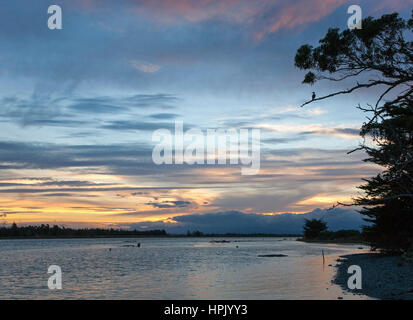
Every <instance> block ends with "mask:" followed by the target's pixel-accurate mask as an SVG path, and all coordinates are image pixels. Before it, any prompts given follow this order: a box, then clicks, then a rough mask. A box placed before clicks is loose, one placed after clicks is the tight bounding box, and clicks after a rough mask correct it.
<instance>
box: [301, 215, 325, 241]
mask: <svg viewBox="0 0 413 320" xmlns="http://www.w3.org/2000/svg"><path fill="white" fill-rule="evenodd" d="M323 231H327V224H326V223H325V222H324V221H322V220H320V219H311V220H309V219H305V224H304V237H305V238H306V239H315V238H318V237H319V236H320V234H321V233H322V232H323Z"/></svg>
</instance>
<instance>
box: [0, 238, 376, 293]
mask: <svg viewBox="0 0 413 320" xmlns="http://www.w3.org/2000/svg"><path fill="white" fill-rule="evenodd" d="M214 240H215V241H220V240H223V239H222V238H202V237H201V238H140V239H138V238H128V239H126V238H104V239H101V238H100V239H36V240H29V239H27V240H26V239H25V240H0V299H337V298H338V297H342V298H343V299H368V297H366V296H361V295H354V294H352V293H345V292H343V290H342V289H341V288H340V287H338V286H337V285H334V284H332V283H331V280H332V278H333V276H334V274H335V269H336V268H335V267H334V265H336V264H337V262H336V259H337V258H338V257H339V256H340V255H345V254H351V253H359V252H365V251H366V249H367V248H366V247H365V248H364V249H360V248H359V247H360V245H352V244H343V245H337V244H315V243H303V242H299V241H296V239H295V238H226V239H225V240H227V241H230V242H225V243H215V242H211V241H214ZM138 242H139V243H140V244H141V246H140V248H138V247H136V244H137V243H138ZM322 251H323V252H324V255H325V263H324V264H323V258H322V255H321V252H322ZM271 254H280V255H286V256H282V257H259V255H271ZM50 265H58V266H60V268H61V270H62V289H61V290H50V289H49V288H48V285H47V283H48V279H49V277H50V276H51V274H48V273H47V270H48V267H49V266H50ZM329 265H330V266H329ZM349 276H350V275H349Z"/></svg>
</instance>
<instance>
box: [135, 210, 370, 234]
mask: <svg viewBox="0 0 413 320" xmlns="http://www.w3.org/2000/svg"><path fill="white" fill-rule="evenodd" d="M172 219H173V220H174V221H175V222H176V223H164V222H144V223H137V224H133V225H131V227H132V228H136V229H138V230H139V229H141V228H142V229H143V227H145V228H146V229H147V228H151V229H165V230H166V231H167V232H168V233H170V234H178V233H179V234H185V233H186V232H187V231H188V230H190V231H194V230H199V231H201V232H203V233H271V234H301V233H302V229H303V225H304V219H322V220H323V221H325V222H327V226H328V227H329V230H330V231H337V230H341V229H354V230H360V229H361V226H362V225H366V224H367V223H366V222H365V221H363V216H362V215H361V214H359V213H358V212H357V211H355V210H351V209H341V208H336V209H333V210H330V211H327V210H323V209H315V210H313V211H311V212H307V213H304V214H293V213H283V214H279V215H263V214H250V213H243V212H239V211H227V212H217V213H208V214H201V215H195V214H192V215H184V216H176V217H173V218H172Z"/></svg>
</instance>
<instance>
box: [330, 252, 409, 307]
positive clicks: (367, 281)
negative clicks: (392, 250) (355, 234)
mask: <svg viewBox="0 0 413 320" xmlns="http://www.w3.org/2000/svg"><path fill="white" fill-rule="evenodd" d="M400 259H401V258H400V257H399V256H383V255H381V254H379V253H359V254H349V255H343V256H340V260H339V261H338V262H339V263H338V264H337V265H336V268H337V271H336V274H335V276H334V278H333V280H332V283H334V284H337V285H339V286H340V287H341V288H342V289H343V290H344V291H346V292H349V293H353V294H362V295H366V296H368V297H370V298H374V299H381V300H413V263H410V262H404V263H403V264H402V265H399V261H400ZM351 265H358V266H360V267H361V270H362V289H360V290H356V289H354V290H350V289H349V288H348V287H347V280H348V278H349V277H350V274H348V273H347V270H348V267H349V266H351Z"/></svg>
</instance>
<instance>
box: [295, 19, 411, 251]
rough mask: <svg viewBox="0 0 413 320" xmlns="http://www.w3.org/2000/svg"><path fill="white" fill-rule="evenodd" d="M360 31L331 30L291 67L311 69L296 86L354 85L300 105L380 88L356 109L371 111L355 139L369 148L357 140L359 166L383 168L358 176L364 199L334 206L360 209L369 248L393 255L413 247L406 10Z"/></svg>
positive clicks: (371, 22) (370, 22)
mask: <svg viewBox="0 0 413 320" xmlns="http://www.w3.org/2000/svg"><path fill="white" fill-rule="evenodd" d="M362 26H363V28H362V29H355V30H344V31H342V32H339V30H338V29H330V30H329V31H328V32H327V35H326V36H325V37H324V38H323V39H321V40H320V45H319V46H318V47H316V48H314V47H312V46H310V45H304V46H302V47H300V48H299V49H298V51H297V54H296V57H295V65H296V66H297V67H298V68H300V69H303V70H310V71H309V72H308V73H307V74H306V75H305V77H304V81H303V83H308V84H314V83H316V82H317V81H318V80H323V79H325V80H330V81H334V82H338V81H345V82H346V83H348V82H351V80H353V81H354V82H353V85H351V86H350V87H349V88H348V89H344V90H341V91H337V92H333V93H331V94H328V95H325V96H320V97H318V98H315V99H313V100H310V101H307V102H305V103H304V104H303V105H302V106H305V105H307V104H310V103H314V102H315V101H319V100H323V99H327V98H331V97H333V96H336V95H340V94H349V93H352V92H353V91H356V90H358V89H363V88H371V87H377V90H380V91H379V94H378V98H377V100H376V101H375V103H374V104H373V105H368V106H367V107H360V106H358V108H359V109H360V110H363V111H364V112H367V113H370V114H371V116H369V117H368V118H367V121H366V122H365V123H364V124H363V126H362V130H361V136H362V137H363V138H364V141H366V139H365V138H371V139H372V141H373V145H371V144H369V143H366V142H363V143H362V144H361V145H360V147H359V148H357V149H356V150H364V151H365V152H366V153H367V155H368V156H369V157H368V158H367V159H365V160H364V161H366V162H372V163H375V164H378V165H380V166H382V167H383V171H382V172H381V173H380V174H378V175H377V176H375V177H373V178H370V179H365V182H366V183H365V184H364V185H362V186H361V187H360V189H361V190H363V192H364V194H363V196H361V197H358V198H355V199H354V202H353V203H352V204H341V205H360V206H363V209H362V210H361V213H362V214H364V215H366V216H367V218H366V219H365V220H366V221H369V222H371V223H372V225H371V226H369V227H366V228H365V229H364V234H365V236H366V238H367V241H368V242H369V243H370V245H371V246H372V249H380V250H382V251H387V252H400V251H404V250H406V249H408V248H409V247H411V246H412V244H413V42H412V41H408V40H410V39H412V31H413V11H412V18H411V19H410V20H404V19H402V18H400V17H399V15H398V14H397V13H393V14H389V15H383V16H382V17H381V18H379V19H373V18H371V17H369V18H367V19H364V20H363V23H362ZM406 39H408V40H406ZM356 79H357V80H358V81H355V80H356ZM356 150H353V151H356ZM353 151H351V152H353Z"/></svg>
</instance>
